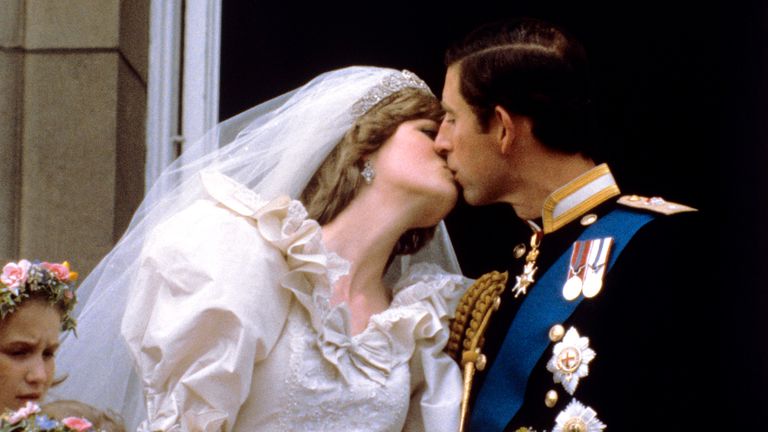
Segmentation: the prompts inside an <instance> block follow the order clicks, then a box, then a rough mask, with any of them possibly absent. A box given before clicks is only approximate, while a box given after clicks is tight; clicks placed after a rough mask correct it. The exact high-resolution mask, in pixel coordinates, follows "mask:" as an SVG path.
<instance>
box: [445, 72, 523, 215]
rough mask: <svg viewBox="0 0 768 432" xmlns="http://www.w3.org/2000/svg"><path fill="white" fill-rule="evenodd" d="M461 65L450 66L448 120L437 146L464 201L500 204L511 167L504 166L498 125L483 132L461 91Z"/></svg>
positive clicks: (447, 81)
mask: <svg viewBox="0 0 768 432" xmlns="http://www.w3.org/2000/svg"><path fill="white" fill-rule="evenodd" d="M460 68H461V66H460V65H459V64H454V65H451V66H450V67H448V71H447V72H446V75H445V86H444V87H443V101H442V103H443V108H444V109H445V112H446V114H445V118H444V119H443V121H442V123H441V124H440V130H439V132H438V134H437V137H436V138H435V147H436V149H437V151H438V153H440V154H441V155H443V156H444V157H445V158H446V160H447V161H448V167H449V168H450V169H451V171H453V172H454V177H455V179H456V181H458V182H459V184H461V186H462V189H463V191H462V192H463V194H464V199H465V200H466V201H467V203H469V204H471V205H483V204H490V203H493V202H498V201H500V199H501V198H502V195H503V187H504V185H505V182H504V178H505V175H506V173H507V171H508V167H507V166H506V165H505V164H504V163H503V158H502V156H501V153H500V143H499V142H498V140H497V138H496V137H497V135H498V134H497V132H498V131H497V128H496V125H494V124H491V126H490V127H489V128H488V130H487V131H483V128H482V127H481V126H480V123H479V121H478V119H477V116H476V115H475V113H474V111H473V110H472V107H471V106H470V105H469V104H468V103H467V102H466V100H464V97H463V96H462V95H461V91H460V82H461V80H460V78H461V75H460V74H461V70H460ZM492 123H493V120H492Z"/></svg>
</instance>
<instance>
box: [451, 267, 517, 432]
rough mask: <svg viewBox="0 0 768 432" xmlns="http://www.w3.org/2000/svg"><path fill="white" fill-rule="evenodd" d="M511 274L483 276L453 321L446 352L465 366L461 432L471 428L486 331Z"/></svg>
mask: <svg viewBox="0 0 768 432" xmlns="http://www.w3.org/2000/svg"><path fill="white" fill-rule="evenodd" d="M507 277H508V273H507V272H504V273H499V272H497V271H493V272H490V273H486V274H484V275H482V276H480V278H478V279H477V281H475V283H474V284H472V286H471V287H469V289H468V290H467V292H465V293H464V295H463V296H462V297H461V300H460V301H459V306H458V308H456V316H455V318H454V319H453V321H452V322H451V335H450V337H449V339H448V343H447V344H446V347H445V351H446V352H448V354H449V355H450V356H451V357H453V358H454V359H455V360H456V361H457V362H458V363H459V364H460V365H461V369H462V375H463V381H464V389H463V392H462V397H461V412H460V421H461V423H460V427H459V432H464V431H465V430H466V427H467V422H468V419H469V415H468V413H469V397H470V394H471V392H472V379H473V378H474V375H475V370H483V369H485V366H486V359H485V355H483V353H482V352H481V351H480V349H481V348H482V346H483V344H484V343H485V337H484V334H485V330H486V329H487V328H488V323H489V322H490V319H491V314H493V312H494V311H496V310H497V309H498V308H499V305H500V303H501V297H500V296H501V293H502V292H504V288H506V286H507Z"/></svg>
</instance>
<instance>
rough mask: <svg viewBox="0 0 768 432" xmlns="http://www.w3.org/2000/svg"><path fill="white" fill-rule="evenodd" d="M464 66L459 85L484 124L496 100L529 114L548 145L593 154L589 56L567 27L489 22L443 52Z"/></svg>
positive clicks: (513, 110)
mask: <svg viewBox="0 0 768 432" xmlns="http://www.w3.org/2000/svg"><path fill="white" fill-rule="evenodd" d="M445 64H446V66H447V67H449V66H451V65H454V64H458V65H459V66H460V84H459V91H460V92H461V95H462V96H463V97H464V100H465V101H466V102H467V103H468V104H469V105H470V106H471V107H472V110H473V111H474V113H475V115H476V116H477V119H478V122H479V124H480V127H481V128H482V129H483V130H484V131H485V130H487V128H488V125H489V122H490V119H491V117H492V116H493V115H494V109H495V107H496V106H502V107H503V108H504V109H506V110H507V111H509V112H510V113H513V114H518V115H524V116H527V117H529V118H531V120H532V123H533V134H534V136H535V137H536V138H537V139H538V140H539V141H541V142H542V143H543V144H544V145H545V146H547V147H549V148H552V149H554V150H558V151H562V152H566V153H571V154H572V153H583V154H585V155H587V156H592V153H593V152H592V149H591V147H590V144H589V143H590V140H589V139H588V136H587V135H588V130H589V71H588V63H587V56H586V53H585V51H584V48H583V47H582V45H581V43H579V42H578V41H577V40H576V39H575V38H574V37H572V36H571V35H569V34H568V33H566V31H565V30H563V29H561V28H559V27H557V26H555V25H553V24H551V23H547V22H544V21H540V20H536V19H532V18H517V19H513V20H509V21H499V22H495V23H491V24H486V25H484V26H482V27H479V28H478V29H476V30H475V31H473V32H471V33H470V34H469V35H467V37H466V38H465V39H464V40H462V41H461V42H459V43H458V44H456V45H454V46H453V47H451V48H450V49H448V51H447V52H446V55H445Z"/></svg>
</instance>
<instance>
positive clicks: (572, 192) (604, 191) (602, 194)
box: [542, 164, 620, 234]
mask: <svg viewBox="0 0 768 432" xmlns="http://www.w3.org/2000/svg"><path fill="white" fill-rule="evenodd" d="M619 193H620V192H619V187H618V186H617V185H616V180H614V178H613V175H612V174H611V170H610V169H609V168H608V165H607V164H600V165H598V166H596V167H594V168H592V169H591V170H589V171H587V172H585V173H584V174H582V175H580V176H578V177H576V178H575V179H573V180H571V181H570V182H568V183H566V184H565V185H564V186H562V187H560V188H559V189H557V190H555V191H554V192H552V193H551V194H550V195H549V196H548V197H547V199H546V200H544V208H543V209H542V221H543V224H544V234H548V233H551V232H554V231H557V230H558V229H560V228H561V227H563V226H565V225H566V224H568V223H569V222H571V221H573V220H574V219H576V218H577V217H579V216H581V215H583V214H584V213H586V212H587V211H589V210H591V209H593V208H595V207H597V206H598V205H600V204H602V203H603V202H605V201H606V200H608V199H610V198H611V197H614V196H616V195H619Z"/></svg>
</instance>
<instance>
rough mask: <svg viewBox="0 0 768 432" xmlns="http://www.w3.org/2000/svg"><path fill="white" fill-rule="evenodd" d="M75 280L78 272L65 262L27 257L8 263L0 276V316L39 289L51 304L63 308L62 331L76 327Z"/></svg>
mask: <svg viewBox="0 0 768 432" xmlns="http://www.w3.org/2000/svg"><path fill="white" fill-rule="evenodd" d="M76 280H77V272H73V271H70V270H69V263H68V262H66V261H64V262H63V263H61V264H59V263H49V262H40V261H34V262H29V261H27V260H21V261H19V262H17V263H16V262H9V263H8V264H6V265H5V266H4V267H3V273H2V274H1V275H0V319H3V318H5V317H6V316H7V315H9V314H11V313H13V312H14V311H15V310H16V308H17V307H18V306H19V304H21V303H22V302H23V301H24V299H26V298H28V297H30V296H31V295H32V294H33V293H36V292H40V293H42V294H44V295H45V296H46V297H47V298H48V301H49V302H50V303H51V304H55V305H60V306H62V308H63V309H64V316H63V317H62V320H61V330H62V331H67V330H73V329H74V328H75V319H74V318H72V316H70V313H71V312H72V309H73V308H74V307H75V303H77V298H76V297H75V281H76Z"/></svg>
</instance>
